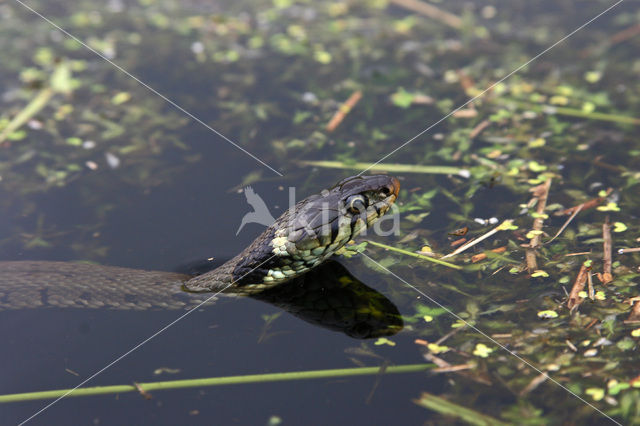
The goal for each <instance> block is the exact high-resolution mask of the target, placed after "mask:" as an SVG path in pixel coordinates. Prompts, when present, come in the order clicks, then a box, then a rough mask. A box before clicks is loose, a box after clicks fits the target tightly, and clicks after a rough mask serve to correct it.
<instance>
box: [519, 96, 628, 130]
mask: <svg viewBox="0 0 640 426" xmlns="http://www.w3.org/2000/svg"><path fill="white" fill-rule="evenodd" d="M507 101H510V102H514V103H516V104H517V105H518V106H520V107H525V108H531V109H533V110H535V111H536V112H545V110H549V111H553V112H554V113H556V114H558V115H567V116H571V117H580V118H586V119H589V120H600V121H612V122H614V123H620V124H633V125H640V119H639V118H634V117H628V116H625V115H616V114H607V113H604V112H585V111H582V110H579V109H575V108H567V107H560V106H555V105H540V104H534V103H531V102H526V101H520V100H517V99H507Z"/></svg>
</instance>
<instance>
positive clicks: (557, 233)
mask: <svg viewBox="0 0 640 426" xmlns="http://www.w3.org/2000/svg"><path fill="white" fill-rule="evenodd" d="M582 207H583V204H580V205H579V206H578V208H577V209H575V210H574V211H573V213H572V214H571V216H570V217H569V219H567V220H566V221H565V223H564V224H563V225H562V227H560V230H559V231H558V232H556V235H554V236H553V238H551V239H550V240H549V241H547V242H545V243H544V245H546V244H550V243H551V242H552V241H553V240H555V239H556V238H558V236H559V235H560V234H562V232H564V230H565V229H566V228H567V226H569V224H570V223H571V221H572V220H573V219H574V218H575V217H576V216H577V215H578V213H580V210H582ZM565 256H568V255H566V254H565Z"/></svg>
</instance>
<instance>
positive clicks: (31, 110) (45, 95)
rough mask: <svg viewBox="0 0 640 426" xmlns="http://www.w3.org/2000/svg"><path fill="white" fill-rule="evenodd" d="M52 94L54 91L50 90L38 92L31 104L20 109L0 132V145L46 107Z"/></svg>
mask: <svg viewBox="0 0 640 426" xmlns="http://www.w3.org/2000/svg"><path fill="white" fill-rule="evenodd" d="M53 94H54V91H53V89H51V88H46V89H42V90H41V91H40V92H38V94H37V95H36V97H35V98H33V99H32V100H31V102H29V103H28V104H27V106H25V107H24V108H23V109H22V111H20V112H19V113H18V114H16V116H15V117H13V120H11V121H10V122H9V124H7V127H5V128H4V130H2V132H0V143H2V142H4V141H5V139H6V138H7V136H9V135H10V134H11V133H13V132H15V131H16V130H18V129H19V128H20V127H22V126H23V125H24V124H25V123H26V122H27V121H29V120H30V119H31V118H32V117H33V116H34V115H36V114H37V113H38V112H40V110H42V108H44V107H45V106H46V105H47V103H48V102H49V100H50V99H51V97H52V96H53Z"/></svg>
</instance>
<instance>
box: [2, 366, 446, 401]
mask: <svg viewBox="0 0 640 426" xmlns="http://www.w3.org/2000/svg"><path fill="white" fill-rule="evenodd" d="M432 368H434V365H433V364H408V365H397V366H391V367H387V368H386V369H385V370H384V373H385V374H398V373H417V372H420V371H426V370H429V369H432ZM380 372H381V370H380V367H357V368H340V369H334V370H311V371H294V372H290V373H270V374H250V375H245V376H228V377H208V378H201V379H189V380H171V381H165V382H149V383H137V386H133V385H114V386H95V387H90V388H78V389H75V390H74V389H58V390H51V391H41V392H27V393H14V394H7V395H0V403H3V402H5V403H6V402H18V401H30V400H36V399H54V398H60V397H61V396H88V395H104V394H114V393H124V392H139V391H140V390H143V391H146V392H149V391H155V390H165V389H179V388H191V387H203V386H222V385H236V384H249V383H266V382H282V381H289V380H305V379H326V378H331V377H349V376H366V375H373V374H378V373H380Z"/></svg>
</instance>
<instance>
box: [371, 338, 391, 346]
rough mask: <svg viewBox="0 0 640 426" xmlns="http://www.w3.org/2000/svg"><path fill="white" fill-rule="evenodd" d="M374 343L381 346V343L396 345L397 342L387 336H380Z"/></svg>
mask: <svg viewBox="0 0 640 426" xmlns="http://www.w3.org/2000/svg"><path fill="white" fill-rule="evenodd" d="M374 345H376V346H380V345H389V346H395V345H396V342H394V341H391V340H389V339H387V338H386V337H379V338H378V340H376V341H375V342H374Z"/></svg>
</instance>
